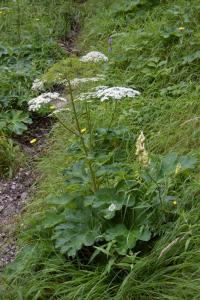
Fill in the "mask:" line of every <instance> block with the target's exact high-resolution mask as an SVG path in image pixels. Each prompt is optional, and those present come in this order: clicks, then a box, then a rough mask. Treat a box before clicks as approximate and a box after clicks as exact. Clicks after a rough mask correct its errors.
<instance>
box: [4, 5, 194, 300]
mask: <svg viewBox="0 0 200 300" xmlns="http://www.w3.org/2000/svg"><path fill="white" fill-rule="evenodd" d="M107 2H108V1H101V2H100V1H92V0H91V1H88V2H87V3H86V4H85V10H86V13H87V15H88V17H87V18H86V20H85V27H84V30H83V33H82V35H81V37H80V39H79V41H78V44H79V46H80V47H81V49H82V52H84V51H89V50H96V49H98V50H101V51H103V52H104V53H106V54H108V55H109V57H110V60H111V62H110V63H109V65H108V67H107V68H106V69H105V70H104V72H105V74H106V76H107V81H108V84H111V85H119V84H121V85H129V86H134V87H136V88H138V89H139V90H141V91H142V97H140V98H138V99H136V101H134V102H131V103H130V102H128V101H125V102H123V103H122V104H119V106H118V108H117V112H116V114H115V119H114V123H115V124H118V125H119V126H124V125H127V126H129V128H130V130H133V132H134V133H136V134H138V132H139V131H140V130H141V129H143V130H144V132H145V134H146V135H147V140H148V150H149V152H150V153H159V154H160V153H166V152H169V151H171V150H176V151H177V152H179V153H188V152H191V153H196V154H197V155H198V149H199V119H198V116H199V110H200V104H199V99H198V96H199V87H198V72H199V65H198V62H199V57H198V48H199V36H200V26H199V24H198V23H197V20H198V18H199V10H198V7H199V5H198V1H192V2H191V3H190V4H188V1H182V0H177V1H167V2H165V1H162V2H161V3H159V5H155V6H154V7H148V8H146V6H144V7H141V8H139V9H138V10H136V11H134V12H129V11H126V12H124V10H125V8H123V7H119V5H116V4H115V3H116V1H109V4H107ZM121 6H122V5H121ZM180 27H184V28H185V29H183V30H179V29H178V28H180ZM111 34H112V35H113V45H112V47H113V51H112V52H111V53H108V50H107V48H108V45H107V39H108V37H109V35H111ZM101 109H102V114H103V116H102V118H100V117H99V116H100V114H99V110H101ZM112 109H113V108H112V105H111V106H109V104H104V105H103V106H102V107H100V108H99V110H98V118H97V113H96V112H95V111H93V112H92V117H93V119H94V118H95V120H96V125H98V124H101V122H102V121H103V122H104V126H105V127H106V124H105V123H108V124H109V120H110V110H111V111H112ZM67 122H69V123H70V120H69V119H68V117H67V118H66V123H67ZM83 125H84V120H83ZM70 139H71V137H70V136H69V134H68V133H66V131H65V130H64V129H63V128H62V127H60V126H56V128H55V129H54V131H53V132H52V137H50V151H49V153H47V156H46V157H44V158H43V159H42V160H41V161H40V162H39V169H40V172H41V173H42V177H41V178H40V182H39V187H40V188H39V192H38V195H37V197H36V200H35V201H34V202H33V204H32V205H31V206H32V207H30V209H29V210H30V213H27V217H26V218H25V222H27V223H28V224H29V226H28V229H26V230H25V231H24V233H23V236H22V239H21V245H23V246H24V245H25V247H24V249H23V251H22V252H21V255H20V256H19V258H18V260H17V261H16V263H15V264H13V265H11V266H10V267H9V268H8V269H7V270H6V273H5V276H4V279H5V280H6V282H7V283H9V285H10V288H9V286H7V294H6V292H5V290H4V291H3V293H4V296H3V297H4V298H2V299H47V298H48V299H70V300H71V299H173V300H174V299H189V298H192V299H199V293H200V288H199V286H200V282H199V281H200V279H199V278H200V267H199V261H200V253H199V244H200V237H199V220H200V218H199V213H198V212H199V204H198V195H199V175H198V170H197V172H196V175H195V177H194V178H193V180H192V181H191V184H190V185H189V186H187V188H186V189H185V190H184V191H182V192H180V194H179V198H180V199H181V201H183V202H187V203H188V206H189V207H190V210H187V211H184V210H183V211H182V213H181V214H180V217H179V219H178V220H177V222H176V223H175V224H174V228H173V230H172V231H171V232H169V233H168V234H166V235H164V236H163V237H162V238H161V239H160V240H159V241H158V242H157V243H156V244H155V247H154V248H153V250H152V252H151V253H150V254H148V255H147V256H145V257H143V258H141V259H139V260H136V262H135V263H134V266H133V270H132V271H131V272H129V271H127V272H125V273H124V272H121V271H120V270H119V271H115V273H114V274H113V273H111V274H109V275H105V274H104V273H103V272H102V270H100V269H98V268H95V267H90V268H89V267H87V266H84V267H83V266H80V265H79V266H76V265H75V264H73V263H72V262H71V261H68V262H66V260H65V258H64V257H62V256H60V255H59V254H58V253H56V252H55V250H54V247H53V243H52V242H51V241H50V240H49V238H48V233H41V232H40V231H38V230H36V226H35V224H36V223H37V222H38V220H40V218H41V215H45V205H44V204H43V200H44V198H45V197H46V196H47V195H49V194H57V193H58V192H60V191H61V190H64V185H63V180H62V176H61V171H62V170H63V167H64V166H66V165H67V164H68V162H69V161H70V160H71V157H69V156H68V155H67V153H66V150H65V149H66V145H67V144H68V143H69V142H70ZM133 151H134V150H133ZM34 211H37V213H34V215H33V217H31V214H32V213H33V212H34ZM30 225H31V226H30ZM180 234H184V236H185V238H184V239H182V240H179V241H178V242H177V243H176V244H175V245H174V246H173V247H172V248H171V250H170V252H169V253H168V254H167V255H165V256H164V257H163V258H161V259H158V256H159V253H160V251H161V250H162V249H163V248H164V247H165V246H166V245H168V244H169V243H170V242H171V241H173V240H175V238H176V237H177V236H179V235H180ZM121 273H123V274H121ZM13 291H14V292H13ZM5 295H6V296H5Z"/></svg>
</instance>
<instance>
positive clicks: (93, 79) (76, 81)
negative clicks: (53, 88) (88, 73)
mask: <svg viewBox="0 0 200 300" xmlns="http://www.w3.org/2000/svg"><path fill="white" fill-rule="evenodd" d="M103 79H104V76H102V75H99V76H97V77H88V78H75V79H73V80H71V82H70V83H71V86H72V87H77V86H79V85H80V84H82V83H86V82H90V81H91V82H96V81H100V80H103Z"/></svg>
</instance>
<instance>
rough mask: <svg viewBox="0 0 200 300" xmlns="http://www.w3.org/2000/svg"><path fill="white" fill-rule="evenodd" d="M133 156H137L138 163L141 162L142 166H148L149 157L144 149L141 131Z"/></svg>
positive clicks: (143, 138) (143, 137)
mask: <svg viewBox="0 0 200 300" xmlns="http://www.w3.org/2000/svg"><path fill="white" fill-rule="evenodd" d="M135 154H136V155H137V157H138V160H139V162H141V163H142V164H143V165H144V166H147V165H148V164H149V155H148V152H147V150H146V149H145V136H144V133H143V131H141V133H140V135H139V137H138V139H137V141H136V152H135Z"/></svg>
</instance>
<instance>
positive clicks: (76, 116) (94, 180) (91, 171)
mask: <svg viewBox="0 0 200 300" xmlns="http://www.w3.org/2000/svg"><path fill="white" fill-rule="evenodd" d="M67 82H68V86H69V94H70V100H71V104H72V109H73V114H74V118H75V122H76V128H77V131H78V133H79V138H80V141H81V144H82V146H83V151H84V153H85V157H86V161H87V164H88V167H89V170H90V174H91V179H92V185H93V191H94V192H95V191H96V190H97V181H96V176H95V172H94V170H93V168H92V164H91V161H90V159H89V157H88V150H87V147H86V145H85V142H84V139H83V135H82V132H81V127H80V124H79V120H78V114H77V111H76V106H75V103H74V97H73V93H72V87H71V83H70V81H69V80H68V79H67Z"/></svg>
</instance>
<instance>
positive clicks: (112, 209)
mask: <svg viewBox="0 0 200 300" xmlns="http://www.w3.org/2000/svg"><path fill="white" fill-rule="evenodd" d="M116 208H117V207H116V205H115V204H114V203H112V204H111V205H110V206H109V207H108V210H109V211H110V212H113V211H115V210H116Z"/></svg>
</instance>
